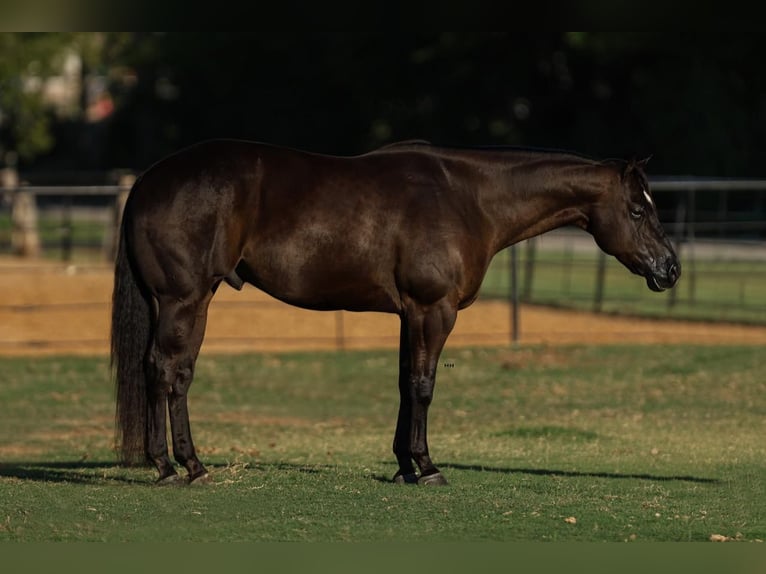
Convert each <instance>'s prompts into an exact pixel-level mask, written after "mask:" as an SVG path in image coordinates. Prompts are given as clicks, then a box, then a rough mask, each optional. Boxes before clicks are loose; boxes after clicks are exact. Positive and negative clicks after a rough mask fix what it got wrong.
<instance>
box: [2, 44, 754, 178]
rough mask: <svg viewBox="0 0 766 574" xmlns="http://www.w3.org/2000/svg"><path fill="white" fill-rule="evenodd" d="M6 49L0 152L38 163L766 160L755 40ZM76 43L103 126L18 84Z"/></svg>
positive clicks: (659, 164) (732, 172)
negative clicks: (510, 152) (568, 153)
mask: <svg viewBox="0 0 766 574" xmlns="http://www.w3.org/2000/svg"><path fill="white" fill-rule="evenodd" d="M0 42H2V43H3V44H2V45H0V86H2V92H0V108H1V109H2V113H3V114H4V116H3V121H2V126H3V134H2V136H1V137H2V143H3V145H5V146H6V148H7V149H18V150H19V153H20V154H22V150H23V157H24V158H28V160H29V161H32V160H33V159H34V158H35V157H37V159H36V160H35V162H36V163H35V164H34V165H35V166H37V167H40V166H46V165H54V164H55V165H67V166H77V167H89V168H99V169H106V168H111V167H130V168H133V169H143V168H145V167H147V166H148V165H149V164H151V163H152V162H154V161H156V160H157V159H159V158H160V157H162V156H163V155H165V154H167V153H170V152H172V151H174V150H175V149H178V148H179V147H181V146H184V145H188V144H191V143H193V142H195V141H198V140H201V139H205V138H211V137H236V138H246V139H252V140H260V141H267V142H273V143H277V144H283V145H289V146H295V147H302V148H307V149H311V150H314V151H318V152H325V153H344V154H346V153H351V154H353V153H363V152H365V151H368V150H370V149H372V148H374V147H376V146H379V145H381V144H385V143H388V142H391V141H395V140H400V139H407V138H424V139H429V140H431V141H434V142H437V143H446V144H454V145H508V144H510V145H531V146H540V147H556V148H568V149H573V150H576V151H579V152H582V153H585V154H589V155H593V156H596V157H607V156H611V157H614V156H618V157H629V156H631V155H637V156H648V155H653V160H652V163H651V164H650V165H651V171H652V172H653V173H689V174H697V175H718V176H727V175H729V176H745V175H750V176H753V175H762V171H763V170H762V166H763V165H764V163H765V162H766V76H763V75H762V74H757V73H754V72H753V71H754V70H757V69H759V67H760V62H761V61H762V60H763V59H764V56H766V47H764V46H765V45H763V43H762V42H761V40H760V38H759V37H758V35H756V34H739V35H737V36H736V37H735V36H731V37H727V36H723V35H716V34H706V35H704V36H701V35H690V34H688V35H684V34H680V33H676V32H673V33H670V32H666V33H663V32H657V33H637V32H632V33H608V32H569V33H561V32H553V33H535V34H519V33H508V32H490V33H455V32H420V33H412V34H402V33H398V34H396V35H394V34H391V33H383V32H378V33H365V34H336V35H329V34H321V35H320V34H315V35H312V34H303V35H296V36H288V35H284V34H264V33H260V34H257V35H256V34H232V33H219V32H206V33H98V34H62V35H56V34H53V35H49V34H44V35H26V34H24V35H16V34H5V35H2V36H0ZM70 46H74V49H75V50H77V51H78V53H79V54H81V56H82V62H83V68H82V75H83V79H84V82H86V83H87V81H88V79H89V78H99V79H100V80H101V81H102V82H103V83H105V85H106V87H107V89H108V91H109V94H110V96H111V97H112V99H113V102H114V113H113V114H111V115H110V116H109V117H108V118H105V119H104V120H103V121H101V120H100V121H97V122H88V121H86V120H87V118H83V117H70V118H69V119H67V120H65V121H63V120H61V119H60V118H53V117H52V116H51V115H50V112H48V111H46V110H45V107H44V106H43V105H42V104H41V103H40V100H39V99H38V98H37V97H36V96H35V94H34V93H31V92H29V91H25V90H24V89H23V80H22V78H23V77H25V75H26V77H28V76H29V75H30V66H31V67H32V68H34V67H35V66H37V67H38V68H39V67H40V66H43V65H48V66H50V67H52V66H55V62H56V58H55V54H56V53H57V51H58V50H62V49H70ZM32 62H38V64H34V65H32ZM46 62H50V64H45V63H46ZM6 89H7V90H8V93H7V94H6ZM83 98H85V94H83ZM85 103H86V102H85V101H83V102H81V106H80V107H81V109H84V107H85ZM51 134H53V137H54V138H55V144H56V145H55V146H53V147H52V144H53V143H54V142H53V141H52V139H51ZM46 149H49V150H50V151H49V153H47V154H46V155H45V156H40V154H42V153H43V152H44V150H46ZM30 165H32V164H30Z"/></svg>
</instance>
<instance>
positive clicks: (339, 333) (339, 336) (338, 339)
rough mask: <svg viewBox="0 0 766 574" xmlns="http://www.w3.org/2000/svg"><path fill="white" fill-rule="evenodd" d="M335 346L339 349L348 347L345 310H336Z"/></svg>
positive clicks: (342, 349)
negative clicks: (344, 322) (344, 321)
mask: <svg viewBox="0 0 766 574" xmlns="http://www.w3.org/2000/svg"><path fill="white" fill-rule="evenodd" d="M335 348H336V349H337V350H338V351H344V350H345V349H346V333H345V329H344V325H343V311H335Z"/></svg>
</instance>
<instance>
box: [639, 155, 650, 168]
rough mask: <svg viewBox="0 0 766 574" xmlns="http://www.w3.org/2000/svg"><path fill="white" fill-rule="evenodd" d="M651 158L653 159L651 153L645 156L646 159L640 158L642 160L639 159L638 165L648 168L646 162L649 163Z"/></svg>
mask: <svg viewBox="0 0 766 574" xmlns="http://www.w3.org/2000/svg"><path fill="white" fill-rule="evenodd" d="M650 159H652V156H651V155H649V156H647V157H645V158H644V159H640V160H638V161H637V162H636V165H637V166H638V167H640V168H641V169H644V168H646V164H648V163H649V160H650Z"/></svg>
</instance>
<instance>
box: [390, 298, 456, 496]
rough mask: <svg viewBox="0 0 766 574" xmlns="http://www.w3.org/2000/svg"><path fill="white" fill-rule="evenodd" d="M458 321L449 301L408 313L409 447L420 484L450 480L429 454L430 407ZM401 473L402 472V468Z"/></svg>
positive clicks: (438, 483)
mask: <svg viewBox="0 0 766 574" xmlns="http://www.w3.org/2000/svg"><path fill="white" fill-rule="evenodd" d="M456 318H457V310H456V308H455V306H453V305H452V304H450V303H449V302H448V301H446V299H445V300H442V301H440V302H439V303H436V304H433V305H430V306H428V307H427V308H420V307H415V306H413V308H412V309H410V310H408V313H407V317H406V321H407V327H408V342H409V349H410V373H409V379H408V391H409V399H410V404H411V413H410V437H409V438H410V443H409V444H410V453H411V455H412V458H413V459H414V461H415V464H417V466H418V469H419V470H420V478H419V479H418V484H425V485H443V484H447V480H446V479H445V478H444V476H443V475H442V474H441V472H439V469H438V468H436V466H435V465H434V463H433V461H432V460H431V456H430V454H429V451H428V408H429V407H430V405H431V402H432V400H433V393H434V385H435V382H436V366H437V364H438V361H439V355H440V354H441V351H442V348H443V347H444V343H445V342H446V340H447V337H448V336H449V334H450V332H451V331H452V328H453V327H454V325H455V319H456ZM400 465H401V461H400ZM400 470H402V469H401V466H400Z"/></svg>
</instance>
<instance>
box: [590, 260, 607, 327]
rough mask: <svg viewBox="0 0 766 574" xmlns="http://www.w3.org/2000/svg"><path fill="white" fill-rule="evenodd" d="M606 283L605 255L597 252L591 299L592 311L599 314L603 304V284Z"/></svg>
mask: <svg viewBox="0 0 766 574" xmlns="http://www.w3.org/2000/svg"><path fill="white" fill-rule="evenodd" d="M605 282H606V253H604V252H603V251H601V250H599V252H598V262H597V264H596V293H595V295H594V297H593V311H594V312H595V313H600V312H601V308H602V306H603V304H604V283H605Z"/></svg>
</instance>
